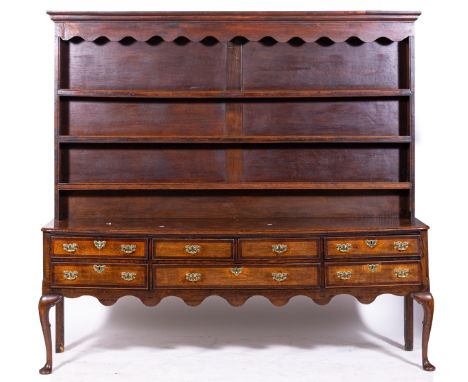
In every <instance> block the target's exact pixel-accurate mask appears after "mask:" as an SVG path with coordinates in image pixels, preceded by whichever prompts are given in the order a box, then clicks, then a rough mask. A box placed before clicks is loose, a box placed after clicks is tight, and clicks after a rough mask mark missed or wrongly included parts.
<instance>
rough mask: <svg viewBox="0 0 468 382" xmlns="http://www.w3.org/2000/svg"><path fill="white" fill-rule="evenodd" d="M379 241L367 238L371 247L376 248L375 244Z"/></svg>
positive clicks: (367, 242)
mask: <svg viewBox="0 0 468 382" xmlns="http://www.w3.org/2000/svg"><path fill="white" fill-rule="evenodd" d="M377 242H378V240H375V239H372V240H366V245H367V246H368V247H369V248H375V246H376V245H377Z"/></svg>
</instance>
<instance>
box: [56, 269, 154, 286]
mask: <svg viewBox="0 0 468 382" xmlns="http://www.w3.org/2000/svg"><path fill="white" fill-rule="evenodd" d="M147 269H148V268H147V266H146V265H134V264H102V263H93V264H82V263H81V264H76V263H75V264H74V263H56V264H53V265H52V280H53V284H54V285H57V286H67V287H73V286H80V287H85V286H89V287H94V286H106V287H119V288H131V289H135V288H138V289H142V288H144V289H147V287H148V272H147Z"/></svg>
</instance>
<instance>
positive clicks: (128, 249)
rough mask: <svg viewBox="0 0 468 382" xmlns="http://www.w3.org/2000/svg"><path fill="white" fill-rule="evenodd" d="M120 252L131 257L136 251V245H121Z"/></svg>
mask: <svg viewBox="0 0 468 382" xmlns="http://www.w3.org/2000/svg"><path fill="white" fill-rule="evenodd" d="M120 250H121V251H122V252H123V253H125V254H126V255H130V254H132V253H133V252H135V251H136V244H121V245H120Z"/></svg>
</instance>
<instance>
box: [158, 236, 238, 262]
mask: <svg viewBox="0 0 468 382" xmlns="http://www.w3.org/2000/svg"><path fill="white" fill-rule="evenodd" d="M154 257H155V258H191V259H192V258H210V259H213V258H220V259H230V258H232V240H154Z"/></svg>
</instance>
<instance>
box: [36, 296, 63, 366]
mask: <svg viewBox="0 0 468 382" xmlns="http://www.w3.org/2000/svg"><path fill="white" fill-rule="evenodd" d="M62 301H63V296H60V295H57V294H46V295H43V296H42V297H41V298H40V300H39V318H40V320H41V326H42V333H43V334H44V342H45V346H46V363H45V365H44V367H43V368H42V369H40V370H39V373H41V374H50V373H51V372H52V338H51V334H50V321H49V311H50V308H51V307H53V306H55V305H57V304H59V303H60V302H62ZM61 307H62V309H63V305H62V306H61ZM59 309H60V308H59Z"/></svg>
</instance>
